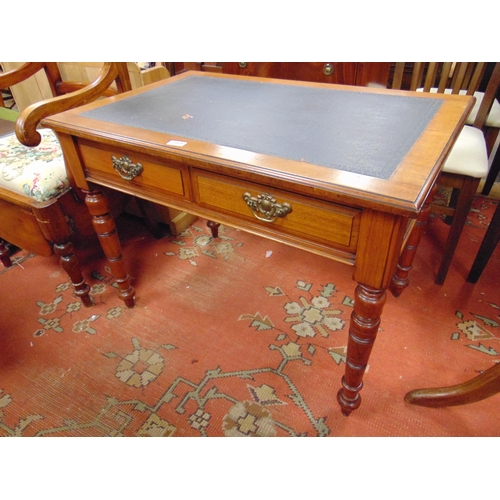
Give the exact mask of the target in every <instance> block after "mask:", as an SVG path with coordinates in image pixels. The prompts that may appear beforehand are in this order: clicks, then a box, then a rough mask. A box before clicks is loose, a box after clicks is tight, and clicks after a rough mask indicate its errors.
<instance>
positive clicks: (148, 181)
mask: <svg viewBox="0 0 500 500" xmlns="http://www.w3.org/2000/svg"><path fill="white" fill-rule="evenodd" d="M79 150H80V153H81V157H82V161H83V164H84V167H85V171H86V176H87V178H89V179H90V180H92V179H95V180H96V181H105V182H107V183H108V184H109V183H111V184H112V185H113V186H116V187H117V188H118V189H119V188H120V187H121V186H123V187H125V188H126V190H127V191H129V192H137V193H138V194H142V195H144V194H149V195H151V196H154V195H158V194H160V195H161V194H173V195H176V196H180V197H187V196H188V193H189V189H188V188H187V183H188V180H187V179H188V175H187V173H186V169H185V167H184V166H183V165H181V164H176V163H175V162H171V161H169V162H167V161H165V163H163V162H162V160H161V159H159V160H157V159H155V158H152V157H149V156H147V155H142V154H138V153H128V152H125V151H120V150H119V149H118V148H117V149H113V148H111V147H110V148H108V147H106V146H102V145H99V147H97V146H95V145H94V144H92V143H87V141H84V140H81V141H80V142H79ZM160 162H161V163H160Z"/></svg>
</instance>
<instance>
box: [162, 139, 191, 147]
mask: <svg viewBox="0 0 500 500" xmlns="http://www.w3.org/2000/svg"><path fill="white" fill-rule="evenodd" d="M186 144H187V142H184V141H174V140H173V139H172V140H171V141H168V142H167V146H178V147H180V148H182V146H185V145H186Z"/></svg>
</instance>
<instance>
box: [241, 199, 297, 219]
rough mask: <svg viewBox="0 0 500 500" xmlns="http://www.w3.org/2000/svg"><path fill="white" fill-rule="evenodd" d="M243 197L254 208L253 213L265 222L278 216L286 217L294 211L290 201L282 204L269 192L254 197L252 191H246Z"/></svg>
mask: <svg viewBox="0 0 500 500" xmlns="http://www.w3.org/2000/svg"><path fill="white" fill-rule="evenodd" d="M243 199H244V200H245V202H246V204H247V205H248V206H249V207H250V208H251V209H252V213H253V215H254V216H255V217H256V218H257V219H259V220H262V221H264V222H274V221H275V220H276V219H277V218H278V217H285V216H286V215H288V214H289V213H290V212H291V211H292V207H291V205H290V204H289V203H283V204H282V205H280V204H279V203H276V200H275V199H274V198H273V197H272V196H271V195H270V194H267V193H262V194H259V195H258V196H257V198H255V197H253V196H252V195H251V194H250V193H244V194H243Z"/></svg>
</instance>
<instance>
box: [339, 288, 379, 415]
mask: <svg viewBox="0 0 500 500" xmlns="http://www.w3.org/2000/svg"><path fill="white" fill-rule="evenodd" d="M385 300H386V293H385V290H375V289H373V288H370V287H367V286H365V285H362V284H361V283H360V284H359V285H358V286H357V287H356V292H355V298H354V310H353V312H352V315H351V324H350V328H349V342H348V345H347V361H346V369H345V375H344V376H343V377H342V388H341V389H340V390H339V392H338V394H337V400H338V402H339V404H340V407H341V409H342V413H343V414H344V415H345V416H349V415H350V414H351V412H352V411H353V410H355V409H356V408H358V407H359V405H360V404H361V396H360V395H359V391H360V390H361V389H362V387H363V375H364V373H365V370H366V365H367V364H368V358H369V357H370V353H371V350H372V347H373V343H374V342H375V337H376V336H377V332H378V329H379V325H380V316H381V314H382V309H383V308H384V304H385Z"/></svg>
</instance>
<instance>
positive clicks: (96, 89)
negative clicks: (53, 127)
mask: <svg viewBox="0 0 500 500" xmlns="http://www.w3.org/2000/svg"><path fill="white" fill-rule="evenodd" d="M40 72H43V74H44V75H45V77H46V81H48V84H49V87H50V91H51V94H52V98H50V99H46V100H42V101H41V102H37V103H34V104H30V105H28V106H27V107H25V109H24V110H23V111H22V112H21V113H20V114H19V117H18V118H17V121H16V125H15V135H14V134H13V133H11V134H8V135H4V136H2V137H1V138H0V166H1V168H2V172H1V173H2V175H1V179H0V211H1V214H2V216H1V218H0V238H2V239H3V240H6V241H8V242H10V243H12V244H13V245H16V246H18V247H20V248H23V249H25V250H28V251H30V252H33V253H35V254H39V255H43V256H49V255H52V254H53V253H56V254H57V255H59V257H60V261H61V265H62V267H63V269H64V270H65V271H66V272H67V273H68V275H69V277H70V280H71V283H72V284H73V287H74V290H75V294H76V296H78V297H80V298H81V300H82V302H83V303H84V305H85V306H90V305H91V304H92V301H91V298H90V297H89V287H88V285H87V284H86V283H85V280H84V279H83V277H82V274H81V271H80V268H79V265H78V260H77V258H76V256H75V255H74V250H73V243H72V241H71V239H72V237H73V236H74V235H75V230H76V229H77V230H78V231H81V232H85V231H86V230H87V229H88V231H89V232H88V233H87V234H93V231H92V233H90V231H91V219H90V217H89V216H88V212H87V210H86V207H85V205H84V203H83V197H80V195H79V193H78V192H77V191H75V190H74V189H72V188H71V184H72V182H71V179H68V176H67V172H66V169H65V166H64V159H63V157H62V152H61V148H60V146H59V143H58V141H57V138H56V137H55V134H53V132H52V131H50V130H43V129H41V130H38V125H39V123H40V121H41V120H42V119H43V118H45V117H47V116H49V115H52V114H55V113H58V112H62V111H65V110H68V109H70V108H74V107H76V106H79V105H82V104H84V103H87V102H91V101H94V100H96V99H98V98H100V97H103V96H107V95H114V94H116V93H120V92H124V91H126V90H131V84H130V79H129V75H128V71H127V68H126V65H125V64H124V63H105V64H104V65H103V66H102V68H101V69H100V71H99V74H98V77H97V78H96V79H95V80H94V81H92V82H91V83H90V84H89V83H88V82H86V83H82V82H75V81H64V80H63V78H62V76H61V73H60V71H59V67H58V65H57V63H45V62H37V63H24V64H22V65H21V66H19V67H17V68H16V69H13V70H11V71H6V72H4V73H2V74H0V88H11V89H15V86H16V84H18V83H20V82H23V81H26V80H27V79H28V78H31V77H33V76H35V75H37V74H40ZM112 84H114V85H115V89H112V88H110V87H111V85H112ZM0 116H1V115H0ZM0 256H1V260H2V262H3V263H4V265H9V264H10V259H9V256H8V254H7V252H6V248H5V245H4V244H3V242H2V243H1V244H0Z"/></svg>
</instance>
